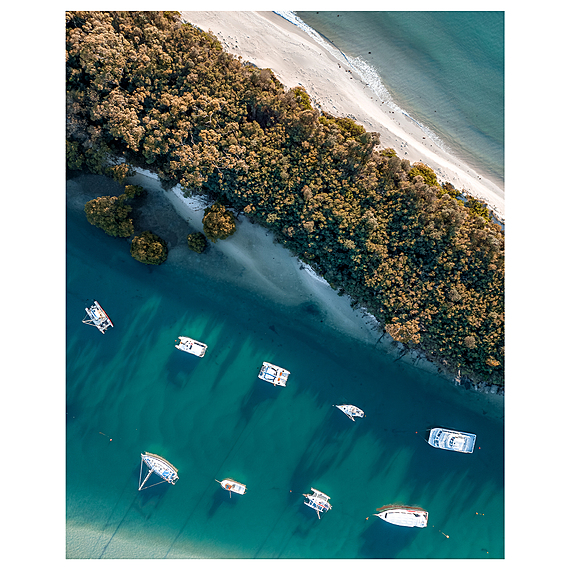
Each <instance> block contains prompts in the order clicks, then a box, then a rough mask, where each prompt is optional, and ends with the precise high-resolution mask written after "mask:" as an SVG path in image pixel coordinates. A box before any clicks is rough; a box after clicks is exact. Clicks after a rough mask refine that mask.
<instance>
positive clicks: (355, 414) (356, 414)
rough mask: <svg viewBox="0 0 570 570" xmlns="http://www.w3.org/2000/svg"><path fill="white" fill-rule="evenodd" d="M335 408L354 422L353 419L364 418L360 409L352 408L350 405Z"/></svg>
mask: <svg viewBox="0 0 570 570" xmlns="http://www.w3.org/2000/svg"><path fill="white" fill-rule="evenodd" d="M335 408H338V409H339V410H340V411H341V412H344V414H345V415H346V416H347V417H349V418H350V419H351V420H352V421H354V418H363V417H364V412H363V411H362V410H361V409H360V408H357V407H356V406H352V405H350V404H343V405H342V406H335Z"/></svg>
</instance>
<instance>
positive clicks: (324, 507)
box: [303, 487, 332, 519]
mask: <svg viewBox="0 0 570 570" xmlns="http://www.w3.org/2000/svg"><path fill="white" fill-rule="evenodd" d="M311 491H313V494H312V495H309V494H308V493H307V494H306V495H303V497H306V499H307V500H306V501H305V505H307V506H308V507H311V509H315V511H317V516H318V517H319V519H320V518H321V514H320V513H326V512H327V511H328V510H330V509H332V505H331V504H330V503H329V499H330V497H329V496H328V495H325V494H324V493H321V492H320V491H318V490H317V489H313V488H312V487H311Z"/></svg>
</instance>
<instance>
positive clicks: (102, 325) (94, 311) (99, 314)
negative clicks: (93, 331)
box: [81, 301, 113, 334]
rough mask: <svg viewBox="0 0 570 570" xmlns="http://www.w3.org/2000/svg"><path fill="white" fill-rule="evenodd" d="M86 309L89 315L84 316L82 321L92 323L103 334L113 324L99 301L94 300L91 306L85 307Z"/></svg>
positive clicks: (87, 323)
mask: <svg viewBox="0 0 570 570" xmlns="http://www.w3.org/2000/svg"><path fill="white" fill-rule="evenodd" d="M85 311H86V312H87V316H85V317H83V320H82V321H81V322H83V323H85V324H86V325H91V326H94V327H96V328H97V329H99V330H100V331H101V332H102V333H103V334H105V331H106V330H107V329H108V328H109V327H112V326H113V323H112V322H111V319H110V318H109V315H107V313H106V312H105V311H104V310H103V307H101V305H100V304H99V303H98V302H97V301H93V304H92V305H91V306H90V307H85Z"/></svg>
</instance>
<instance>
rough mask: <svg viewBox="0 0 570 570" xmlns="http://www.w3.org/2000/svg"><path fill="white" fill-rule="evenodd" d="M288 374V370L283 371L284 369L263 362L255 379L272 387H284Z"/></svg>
mask: <svg viewBox="0 0 570 570" xmlns="http://www.w3.org/2000/svg"><path fill="white" fill-rule="evenodd" d="M289 374H290V372H289V370H285V368H281V367H280V366H275V364H271V363H270V362H264V363H263V366H262V367H261V370H260V371H259V374H258V375H257V377H258V378H261V379H262V380H265V381H266V382H270V383H271V384H273V385H274V386H285V385H286V384H287V379H288V378H289Z"/></svg>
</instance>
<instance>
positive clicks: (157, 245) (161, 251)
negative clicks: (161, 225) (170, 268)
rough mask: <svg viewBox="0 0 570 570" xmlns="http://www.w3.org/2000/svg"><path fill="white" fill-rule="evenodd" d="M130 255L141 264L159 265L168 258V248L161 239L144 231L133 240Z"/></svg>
mask: <svg viewBox="0 0 570 570" xmlns="http://www.w3.org/2000/svg"><path fill="white" fill-rule="evenodd" d="M131 255H132V256H133V257H134V258H135V259H136V260H137V261H140V262H141V263H146V264H148V265H160V264H161V263H164V262H165V261H166V258H167V257H168V246H167V244H166V242H165V241H164V240H163V239H162V238H161V237H159V236H157V235H155V234H153V233H152V232H149V231H148V230H145V231H144V232H142V233H141V235H140V236H135V237H134V238H133V241H132V242H131Z"/></svg>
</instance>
